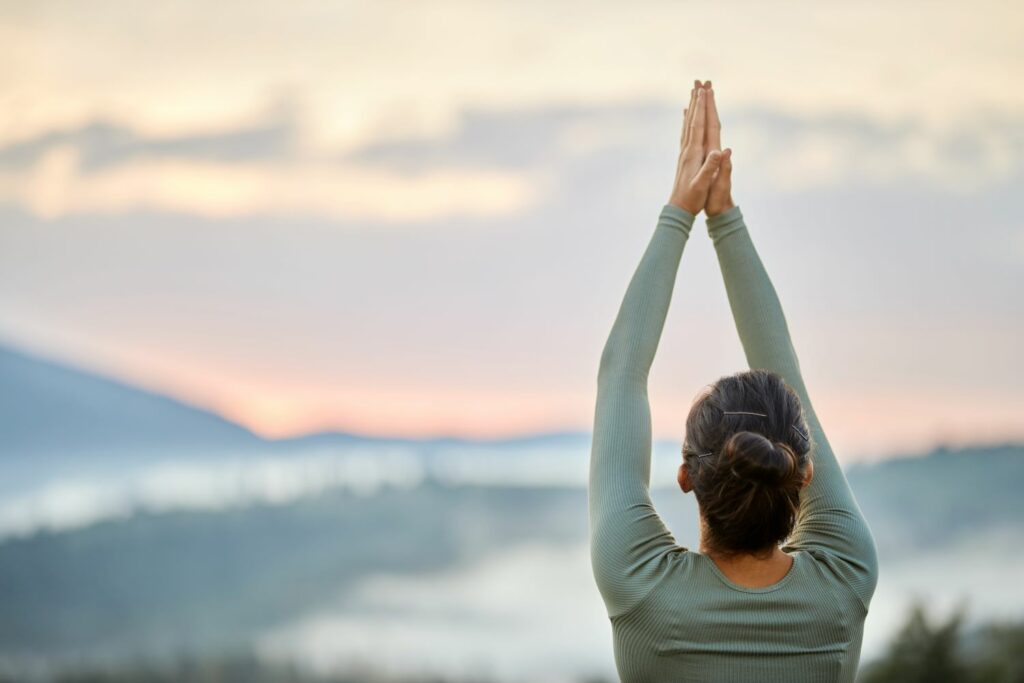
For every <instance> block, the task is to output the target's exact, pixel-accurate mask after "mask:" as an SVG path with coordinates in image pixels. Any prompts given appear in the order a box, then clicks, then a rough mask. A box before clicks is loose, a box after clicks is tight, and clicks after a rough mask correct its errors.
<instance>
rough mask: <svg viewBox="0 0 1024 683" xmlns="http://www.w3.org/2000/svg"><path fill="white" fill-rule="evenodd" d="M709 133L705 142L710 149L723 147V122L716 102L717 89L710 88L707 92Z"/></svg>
mask: <svg viewBox="0 0 1024 683" xmlns="http://www.w3.org/2000/svg"><path fill="white" fill-rule="evenodd" d="M707 101H708V104H707V108H708V111H707V122H706V125H707V135H706V138H705V144H706V145H707V149H708V151H711V150H713V149H719V150H720V149H722V122H721V120H719V118H718V105H717V104H716V103H715V91H714V90H708V94H707Z"/></svg>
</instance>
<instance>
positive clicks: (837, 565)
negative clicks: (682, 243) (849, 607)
mask: <svg viewBox="0 0 1024 683" xmlns="http://www.w3.org/2000/svg"><path fill="white" fill-rule="evenodd" d="M707 225H708V234H709V235H710V236H711V239H712V241H713V243H714V246H715V252H716V253H717V255H718V263H719V266H720V267H721V270H722V276H723V278H724V280H725V287H726V293H727V295H728V297H729V305H730V307H731V308H732V314H733V318H734V320H735V322H736V328H737V330H738V332H739V336H740V340H741V342H742V344H743V350H744V352H745V353H746V357H747V362H748V363H749V365H750V367H751V368H752V369H754V368H764V369H767V370H771V371H773V372H776V373H778V374H779V375H781V376H782V378H783V379H784V380H785V381H786V383H787V384H789V386H790V387H792V388H793V389H794V390H795V391H796V393H797V395H798V396H799V397H800V401H801V404H802V407H803V411H804V417H805V419H806V420H807V425H808V427H809V428H810V431H811V442H812V457H813V459H814V477H813V479H812V480H811V483H810V484H809V485H808V486H807V487H806V488H805V489H803V491H802V492H801V501H800V515H799V518H798V520H797V525H796V528H795V530H794V532H793V534H792V535H791V536H790V538H789V540H788V542H787V543H786V545H785V546H783V550H788V549H793V550H798V549H800V550H808V551H810V552H811V553H812V554H817V555H819V557H820V556H821V555H822V553H823V554H824V555H825V557H823V559H825V560H826V561H827V562H829V564H830V565H831V566H832V567H833V569H834V570H835V571H836V572H837V573H838V574H839V575H840V578H842V579H843V580H844V581H845V582H846V583H847V585H849V586H850V588H851V589H852V590H853V592H854V593H855V594H856V595H857V597H858V598H860V600H861V602H862V603H863V604H864V607H865V608H867V607H868V604H869V602H870V600H871V596H872V595H873V594H874V590H875V586H876V584H877V580H878V556H877V549H876V546H875V541H874V538H873V536H872V534H871V529H870V527H869V526H868V524H867V520H866V519H865V518H864V515H863V514H862V513H861V510H860V507H859V506H858V505H857V501H856V499H855V498H854V496H853V491H852V490H851V489H850V485H849V482H847V480H846V475H845V474H844V473H843V470H842V468H841V467H840V466H839V462H838V461H837V460H836V456H835V454H834V453H833V452H832V448H831V446H830V445H829V442H828V438H827V437H826V436H825V432H824V430H823V429H822V426H821V423H820V421H819V420H818V417H817V415H816V414H815V412H814V406H813V405H811V400H810V397H809V396H808V394H807V388H806V387H805V386H804V381H803V377H802V375H801V372H800V363H799V361H798V360H797V356H796V351H795V350H794V348H793V344H792V340H791V339H790V334H789V328H788V326H787V324H786V318H785V316H784V315H783V312H782V305H781V304H780V302H779V298H778V295H777V294H776V292H775V288H774V287H773V286H772V283H771V280H770V279H769V278H768V273H767V272H766V271H765V268H764V265H763V264H762V263H761V259H760V257H759V256H758V254H757V251H756V250H755V249H754V243H753V241H752V240H751V237H750V233H749V231H748V230H747V227H746V224H745V223H744V220H743V214H742V213H741V212H740V208H739V207H738V206H734V207H733V208H731V209H729V210H727V211H725V212H723V213H721V214H719V215H717V216H713V217H711V218H709V219H708V221H707Z"/></svg>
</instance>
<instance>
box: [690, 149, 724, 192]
mask: <svg viewBox="0 0 1024 683" xmlns="http://www.w3.org/2000/svg"><path fill="white" fill-rule="evenodd" d="M721 164H722V153H721V152H720V151H719V150H717V149H716V150H713V151H712V152H711V153H709V154H708V157H707V159H705V160H704V165H703V166H701V167H700V170H699V171H697V177H696V178H694V184H695V185H697V186H698V187H703V188H707V187H711V181H712V180H713V179H714V177H715V173H716V172H717V171H718V168H719V166H721Z"/></svg>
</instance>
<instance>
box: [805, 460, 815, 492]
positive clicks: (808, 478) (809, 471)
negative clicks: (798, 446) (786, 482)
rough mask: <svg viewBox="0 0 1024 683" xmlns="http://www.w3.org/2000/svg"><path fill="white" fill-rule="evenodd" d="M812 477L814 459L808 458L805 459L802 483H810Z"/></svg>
mask: <svg viewBox="0 0 1024 683" xmlns="http://www.w3.org/2000/svg"><path fill="white" fill-rule="evenodd" d="M812 479H814V461H813V460H810V459H808V460H807V475H806V476H805V477H804V484H803V485H804V486H807V485H809V484H810V483H811V480H812Z"/></svg>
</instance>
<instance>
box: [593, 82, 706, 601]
mask: <svg viewBox="0 0 1024 683" xmlns="http://www.w3.org/2000/svg"><path fill="white" fill-rule="evenodd" d="M695 86H696V87H694V89H693V90H692V91H690V106H689V107H688V108H687V110H686V113H685V115H684V117H683V121H684V122H683V135H682V140H681V143H680V153H679V162H678V164H677V165H676V178H675V182H674V183H673V187H672V194H671V196H670V197H669V202H668V204H666V205H665V206H664V207H663V208H662V210H661V215H660V216H659V218H658V224H657V226H656V227H655V229H654V235H653V236H652V237H651V241H650V243H649V244H648V246H647V250H646V251H645V252H644V255H643V258H641V260H640V265H639V266H638V267H637V269H636V272H635V273H634V274H633V278H632V279H631V280H630V283H629V287H628V288H627V289H626V296H625V297H624V299H623V301H622V305H621V306H620V308H619V314H618V316H617V317H616V319H615V324H614V325H613V326H612V331H611V334H610V335H609V337H608V341H607V343H606V344H605V347H604V351H603V352H602V354H601V367H600V370H599V371H598V379H597V406H596V410H595V414H594V435H593V443H592V445H591V453H590V486H589V495H588V497H589V506H590V557H591V564H592V566H593V569H594V578H595V579H596V580H597V586H598V588H599V589H600V591H601V595H602V597H603V598H604V601H605V606H606V607H607V608H608V615H609V616H616V615H619V614H623V613H625V612H626V611H628V610H630V609H631V608H632V607H634V606H635V605H636V604H638V603H639V602H640V600H642V599H643V597H644V596H645V595H646V594H647V592H648V590H650V588H651V586H652V585H653V584H652V582H653V580H654V578H655V577H656V576H657V572H658V568H659V559H660V558H664V555H665V553H666V552H667V551H669V550H672V549H674V548H677V547H678V546H676V544H675V539H673V538H672V534H671V533H669V531H668V529H666V528H665V525H664V523H662V521H661V518H660V517H658V514H657V513H656V512H655V511H654V506H653V505H652V503H651V497H650V491H649V487H650V479H651V408H650V404H649V403H648V401H647V374H648V372H649V371H650V369H651V363H652V362H653V361H654V353H655V352H656V351H657V349H658V341H659V340H660V339H661V331H662V329H663V328H664V327H665V317H666V316H667V315H668V306H669V303H670V302H671V300H672V288H673V287H674V286H675V282H676V271H677V270H678V268H679V259H680V257H682V255H683V247H684V246H685V245H686V240H687V238H688V237H689V236H690V229H691V228H692V227H693V221H694V218H695V216H696V215H697V214H698V213H699V212H700V210H701V209H702V208H704V202H705V200H706V199H707V196H708V191H709V190H710V187H711V182H712V180H713V178H714V176H715V172H716V171H717V169H718V167H719V164H720V163H721V160H722V152H721V151H709V152H708V153H707V154H706V155H705V150H706V140H705V118H706V113H705V108H706V101H707V99H708V98H707V97H706V92H705V90H704V88H703V87H702V86H701V85H700V82H699V81H696V82H695ZM708 87H710V82H709V83H708Z"/></svg>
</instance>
